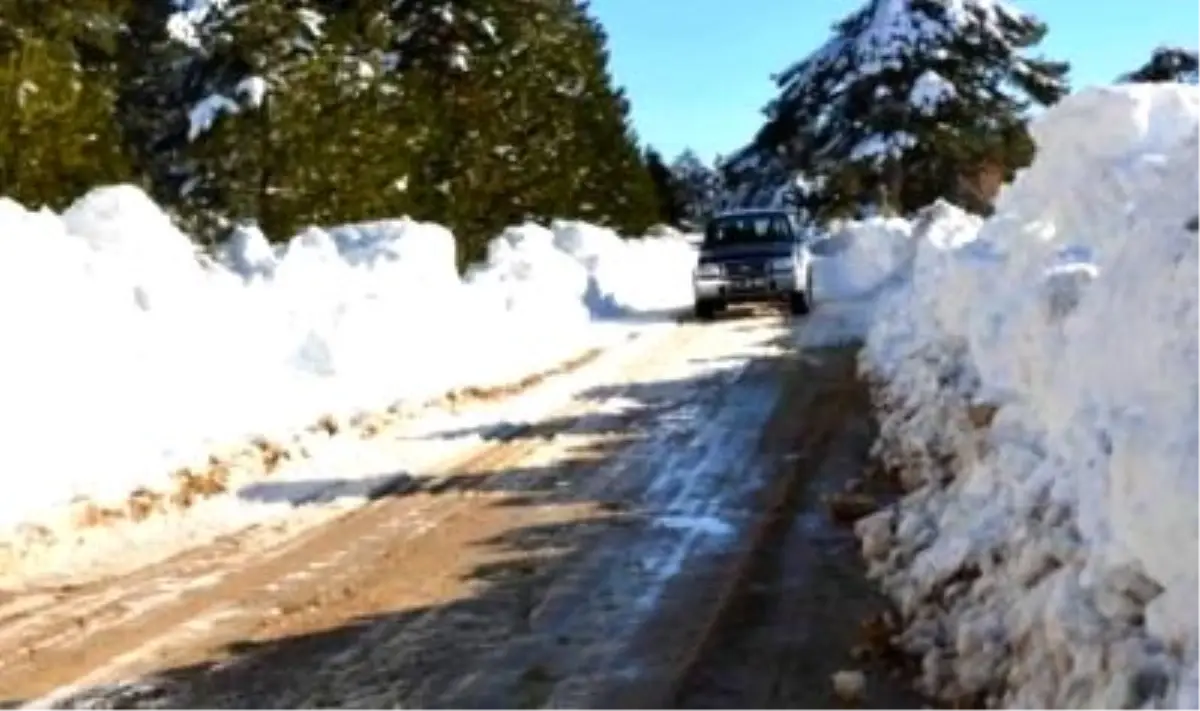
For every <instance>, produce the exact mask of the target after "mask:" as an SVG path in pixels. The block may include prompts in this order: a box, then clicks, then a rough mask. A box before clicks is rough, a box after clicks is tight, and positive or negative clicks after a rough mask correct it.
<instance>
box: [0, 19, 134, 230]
mask: <svg viewBox="0 0 1200 711" xmlns="http://www.w3.org/2000/svg"><path fill="white" fill-rule="evenodd" d="M119 18H120V7H119V5H118V4H116V2H115V1H114V2H109V1H108V0H84V1H81V2H78V3H71V4H65V5H46V4H44V3H40V2H33V1H32V0H0V96H3V97H4V101H3V102H0V126H3V134H2V135H3V139H0V194H4V195H6V196H9V197H12V198H14V199H17V200H20V201H22V202H24V203H26V204H29V205H49V206H52V207H62V206H64V205H65V204H66V203H69V202H70V201H72V200H73V199H75V198H76V197H78V196H79V195H80V194H81V193H83V192H85V191H87V190H88V189H90V188H92V187H94V186H95V185H96V184H98V183H109V182H121V181H125V180H128V179H129V178H130V171H129V167H128V165H127V163H126V162H125V161H124V160H123V156H122V153H121V150H120V141H119V140H118V136H117V132H116V127H115V124H114V123H113V122H112V121H111V120H110V116H111V114H112V110H113V105H114V101H115V86H116V72H115V65H114V61H113V59H114V55H115V46H114V45H115V37H116V35H117V34H118V33H119V32H120V30H121V27H120V22H119Z"/></svg>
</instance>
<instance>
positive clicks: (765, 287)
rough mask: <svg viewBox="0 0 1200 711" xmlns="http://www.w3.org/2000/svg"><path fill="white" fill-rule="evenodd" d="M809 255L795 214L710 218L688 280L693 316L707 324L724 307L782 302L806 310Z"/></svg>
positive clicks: (743, 212) (735, 213)
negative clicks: (692, 298)
mask: <svg viewBox="0 0 1200 711" xmlns="http://www.w3.org/2000/svg"><path fill="white" fill-rule="evenodd" d="M812 259H813V256H812V253H811V252H810V251H809V248H808V239H807V232H806V231H805V230H804V228H803V225H802V224H801V222H800V219H799V217H798V215H796V213H794V212H790V211H788V210H784V209H761V210H738V211H733V212H725V213H721V214H719V215H716V216H714V217H713V218H712V219H710V220H709V221H708V224H707V225H705V229H704V242H703V243H702V244H701V246H700V260H699V263H698V264H697V266H696V271H695V273H694V274H693V277H692V284H693V292H694V295H695V308H696V316H697V317H698V318H700V319H710V318H712V317H713V315H714V314H716V313H717V312H718V311H721V310H724V309H725V308H727V307H728V306H729V305H730V304H740V303H764V302H765V303H771V302H778V303H786V304H787V305H788V307H789V309H790V311H791V312H792V313H793V314H795V315H804V314H807V313H808V312H809V310H810V309H811V308H812Z"/></svg>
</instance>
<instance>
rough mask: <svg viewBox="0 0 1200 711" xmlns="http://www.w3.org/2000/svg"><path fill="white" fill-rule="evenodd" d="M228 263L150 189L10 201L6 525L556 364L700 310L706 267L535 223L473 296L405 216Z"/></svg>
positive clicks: (4, 252)
mask: <svg viewBox="0 0 1200 711" xmlns="http://www.w3.org/2000/svg"><path fill="white" fill-rule="evenodd" d="M216 257H217V259H216V261H214V260H213V259H210V258H208V257H207V256H205V255H202V254H199V253H198V252H197V251H196V249H195V248H194V247H193V245H192V243H191V242H190V241H189V239H188V238H187V236H186V235H184V234H182V233H181V232H180V231H179V230H177V229H176V228H175V227H174V226H173V225H172V224H171V222H170V220H169V219H168V218H167V217H166V215H165V214H164V213H163V212H162V211H161V210H160V209H159V208H158V207H157V206H156V205H155V204H154V203H153V202H152V201H151V200H150V199H149V198H147V197H146V196H145V195H144V194H143V193H142V192H141V191H140V190H138V189H137V188H134V187H131V186H114V187H106V188H100V189H97V190H94V191H92V192H91V193H89V194H88V195H86V196H84V197H83V198H81V199H80V200H79V201H78V202H76V204H75V205H73V206H71V208H70V209H68V210H67V211H65V212H64V213H63V214H62V215H61V216H59V215H55V214H53V213H51V212H48V211H40V212H30V211H27V210H26V209H25V208H23V207H22V206H20V205H18V204H16V203H14V202H12V201H7V200H6V201H3V202H0V324H2V325H3V329H4V332H5V348H4V349H3V350H2V351H0V392H3V393H4V397H3V398H2V399H0V424H2V425H3V427H4V432H5V437H4V439H3V442H2V443H0V467H3V471H4V472H6V476H8V477H9V478H10V479H12V480H13V481H10V482H9V484H10V486H9V487H8V493H7V494H6V495H5V497H4V501H3V504H2V505H0V528H4V527H7V526H10V525H12V524H15V523H18V522H21V521H22V520H27V519H28V518H30V517H32V516H35V515H36V514H37V513H38V512H39V511H42V510H44V509H47V508H49V507H55V506H56V505H59V504H65V503H67V502H69V501H70V500H72V499H73V498H74V497H83V496H86V497H88V498H93V499H99V500H105V499H109V500H113V499H116V500H120V499H122V498H123V497H125V496H126V495H127V494H128V493H129V492H131V491H132V490H134V489H135V488H137V487H142V486H148V487H151V488H153V487H155V486H156V485H157V484H159V483H162V482H164V479H165V477H166V476H167V474H168V472H170V471H171V470H172V469H174V468H177V467H180V466H185V465H188V464H192V463H195V462H198V461H204V458H206V457H207V455H208V454H209V453H210V452H211V451H212V449H213V447H215V446H218V445H229V444H234V443H237V442H241V441H245V440H246V439H247V438H248V437H250V436H253V435H265V436H268V437H271V436H275V435H285V434H286V433H288V432H289V431H294V430H296V429H298V428H301V427H303V426H305V425H309V424H311V423H313V422H314V421H315V420H317V419H318V418H320V417H321V416H322V415H325V414H335V415H341V414H349V413H352V412H355V411H360V410H369V409H373V408H383V407H387V406H388V405H391V404H393V403H395V402H397V401H403V400H418V401H419V400H424V399H426V398H430V397H435V396H438V395H441V394H443V393H444V392H446V391H449V390H453V389H457V388H463V387H467V386H489V385H499V384H504V383H509V382H514V381H517V380H520V379H521V378H523V377H525V376H527V375H530V374H532V373H535V372H539V371H544V370H547V369H550V368H553V367H554V366H556V365H558V364H559V363H561V362H563V361H565V360H568V359H570V358H573V357H576V356H578V355H579V354H580V353H582V352H583V351H585V350H588V349H590V348H594V347H599V346H603V345H605V344H608V343H612V342H615V340H617V339H623V338H624V337H625V335H626V334H627V333H628V332H629V329H630V328H631V326H630V325H629V322H628V319H627V318H625V317H628V316H631V315H638V314H641V313H643V312H645V311H651V310H653V311H659V310H666V311H671V310H683V309H686V308H688V307H690V305H691V289H690V281H689V279H690V273H691V269H692V266H693V264H694V262H695V249H694V248H692V247H691V246H690V245H688V244H687V242H686V241H685V240H684V239H682V238H681V237H664V238H661V239H641V240H624V239H621V238H620V237H618V236H617V235H616V234H614V233H612V232H611V231H609V230H606V229H603V228H599V227H594V226H591V225H581V224H577V223H561V224H555V225H554V226H553V228H552V229H546V228H543V227H539V226H536V225H523V226H517V227H513V228H511V229H509V230H508V231H506V232H505V233H504V234H503V235H501V236H500V237H498V238H497V239H496V240H495V241H494V242H493V243H492V245H491V247H490V249H489V257H488V259H487V261H486V262H485V263H483V264H481V265H477V266H475V267H473V268H472V269H471V270H470V271H469V274H468V276H467V277H466V278H465V279H460V278H459V276H458V273H457V270H456V269H455V243H454V239H453V236H452V235H451V234H450V232H449V231H448V230H446V229H445V228H443V227H440V226H438V225H433V224H427V223H421V222H416V221H413V220H408V219H401V220H384V221H378V222H370V223H361V224H355V225H344V226H340V227H334V228H329V229H320V228H310V229H308V230H306V231H304V232H302V233H301V234H299V235H297V236H296V237H295V238H293V239H292V240H291V241H289V242H288V243H286V244H284V245H280V246H271V245H270V244H268V243H267V241H266V239H265V238H264V236H263V235H262V234H261V233H259V232H257V231H256V230H254V229H252V228H246V229H241V230H239V231H238V232H237V233H236V234H234V236H233V238H232V239H231V240H230V242H229V243H228V244H226V245H223V246H222V248H221V249H219V250H218V252H217V255H216ZM647 271H653V272H654V273H655V275H656V276H657V277H658V278H656V279H653V280H649V279H645V280H638V279H634V278H630V277H629V275H630V274H635V275H636V274H643V273H646V272H647ZM605 316H607V317H620V318H608V319H605V318H602V317H605Z"/></svg>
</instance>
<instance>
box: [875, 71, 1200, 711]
mask: <svg viewBox="0 0 1200 711" xmlns="http://www.w3.org/2000/svg"><path fill="white" fill-rule="evenodd" d="M1198 126H1200V91H1198V90H1197V89H1196V88H1195V87H1186V86H1172V85H1156V86H1137V85H1131V86H1124V87H1120V88H1100V89H1090V90H1087V91H1084V92H1081V93H1079V94H1076V95H1072V96H1070V97H1068V98H1067V99H1066V100H1064V101H1063V102H1062V103H1061V104H1059V105H1058V106H1056V107H1055V108H1053V109H1051V110H1050V111H1048V112H1047V113H1046V114H1045V115H1044V116H1042V117H1041V118H1040V119H1039V120H1038V121H1037V123H1036V125H1035V127H1034V135H1035V139H1036V141H1037V145H1038V149H1039V150H1038V156H1037V160H1036V162H1035V163H1034V165H1033V166H1032V167H1031V168H1030V169H1028V170H1027V171H1025V172H1024V173H1023V174H1021V175H1020V176H1019V178H1018V179H1017V180H1016V181H1015V182H1014V183H1013V185H1011V186H1010V187H1009V188H1008V189H1007V190H1006V191H1005V192H1004V194H1003V195H1002V196H1001V199H1000V201H999V203H998V206H997V207H998V209H997V213H996V216H995V217H994V218H992V219H990V220H988V221H987V222H986V223H983V224H980V223H979V222H978V221H977V220H975V219H973V218H970V217H968V216H965V215H963V214H961V213H957V212H956V211H954V210H953V209H952V208H948V207H946V206H941V207H939V208H937V209H936V210H935V211H934V212H935V213H936V214H932V215H931V216H930V219H931V221H932V222H931V224H930V227H929V230H928V232H927V233H926V234H925V235H924V237H923V239H922V240H921V244H920V247H919V249H918V252H917V254H916V257H915V259H914V261H913V263H912V270H911V279H910V280H909V281H907V283H906V284H904V285H903V286H902V287H899V288H897V289H895V290H889V292H888V293H886V294H885V295H884V296H883V297H882V301H881V303H880V304H879V306H878V311H877V314H876V319H875V322H874V326H873V327H872V331H871V333H870V336H869V340H868V344H867V348H866V350H865V352H864V356H863V367H864V369H865V370H866V371H868V372H869V374H870V375H871V376H872V377H873V378H875V379H877V380H878V381H880V382H881V383H882V386H881V388H882V389H881V398H882V402H883V404H884V405H885V413H884V415H883V421H882V437H881V444H882V454H883V455H884V457H885V460H886V461H888V462H889V463H890V464H892V465H893V466H896V467H898V468H899V469H900V470H902V472H903V478H904V480H905V482H906V484H907V486H908V488H909V489H910V493H909V494H908V496H907V497H906V498H905V499H904V500H902V501H901V502H900V503H899V504H898V506H897V507H895V509H894V510H888V511H885V512H881V513H880V514H876V515H875V516H873V517H870V518H868V519H865V520H864V521H862V522H860V524H859V533H860V536H861V537H862V539H863V547H864V553H865V554H866V556H867V558H868V560H870V561H871V567H872V572H873V574H874V575H876V576H878V577H879V579H880V580H881V581H882V583H883V585H884V587H885V588H886V589H887V590H889V591H890V592H891V594H892V595H893V596H894V597H895V598H896V600H897V601H898V602H899V604H900V607H901V610H902V612H903V615H904V618H905V631H904V633H903V635H902V636H901V640H902V642H903V644H904V645H905V646H907V647H908V648H909V649H910V650H912V651H915V652H917V653H919V654H921V655H922V656H923V662H924V664H923V672H924V683H925V684H926V685H927V687H928V689H929V690H930V691H934V692H937V693H939V694H940V695H942V696H943V698H945V699H958V700H962V699H975V700H983V701H986V702H987V703H990V704H994V705H1001V706H1008V707H1033V708H1039V707H1040V708H1053V707H1058V708H1062V707H1092V708H1114V707H1130V706H1133V707H1137V706H1142V705H1150V706H1167V707H1171V706H1176V707H1178V706H1183V707H1191V708H1195V707H1196V704H1197V689H1196V683H1197V682H1196V665H1197V649H1196V647H1197V607H1196V599H1197V586H1198V583H1197V558H1198V555H1200V551H1198V549H1197V525H1198V517H1197V506H1198V503H1197V500H1198V496H1197V466H1198V461H1197V426H1198V425H1197V419H1198V413H1197V387H1198V382H1197V318H1198V313H1197V259H1198V256H1200V254H1198V251H1197V234H1196V230H1195V217H1196V213H1197V202H1196V195H1197V192H1198V190H1200V184H1198V179H1197V131H1198ZM1189 223H1190V224H1189ZM947 462H952V463H951V464H950V465H949V466H947Z"/></svg>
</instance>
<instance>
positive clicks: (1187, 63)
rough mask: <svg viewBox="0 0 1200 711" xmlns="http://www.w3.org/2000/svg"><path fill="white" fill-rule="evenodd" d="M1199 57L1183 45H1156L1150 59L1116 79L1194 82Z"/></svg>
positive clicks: (1199, 62) (1198, 65)
mask: <svg viewBox="0 0 1200 711" xmlns="http://www.w3.org/2000/svg"><path fill="white" fill-rule="evenodd" d="M1197 70H1200V57H1198V56H1197V53H1196V50H1194V49H1187V48H1185V47H1158V48H1156V49H1155V50H1154V53H1153V54H1152V55H1151V56H1150V60H1149V61H1148V62H1146V63H1145V64H1143V65H1142V66H1141V67H1139V68H1138V69H1137V70H1135V71H1132V72H1129V73H1128V74H1125V75H1123V76H1121V77H1120V78H1119V79H1118V81H1120V82H1122V83H1126V82H1176V83H1180V84H1196V83H1197V79H1198V77H1197Z"/></svg>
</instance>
